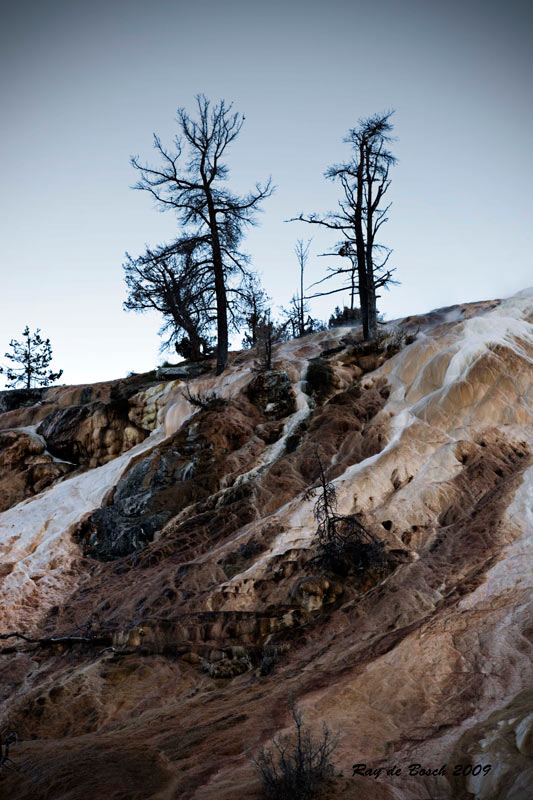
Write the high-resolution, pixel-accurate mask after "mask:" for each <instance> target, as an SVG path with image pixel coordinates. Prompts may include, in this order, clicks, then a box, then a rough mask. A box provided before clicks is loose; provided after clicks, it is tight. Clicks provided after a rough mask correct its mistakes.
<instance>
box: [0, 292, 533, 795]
mask: <svg viewBox="0 0 533 800" xmlns="http://www.w3.org/2000/svg"><path fill="white" fill-rule="evenodd" d="M398 331H399V332H398ZM253 363H254V354H253V353H242V354H239V355H232V357H231V359H230V366H229V368H228V369H227V371H226V372H225V373H224V374H223V375H221V376H219V377H215V376H214V375H207V374H204V375H201V376H199V377H197V378H195V379H194V380H191V382H190V391H191V392H192V395H189V396H193V395H194V396H197V397H204V398H206V397H208V396H212V394H211V393H213V392H214V393H216V396H217V398H219V402H218V404H217V405H216V407H214V405H212V406H211V407H209V403H207V404H204V407H202V408H200V407H199V406H197V405H194V404H191V403H190V402H189V401H188V400H187V394H185V395H184V393H183V383H181V382H180V380H179V379H178V380H174V381H168V382H166V383H155V382H153V383H149V385H144V386H142V385H141V384H140V383H139V382H137V383H136V385H135V389H136V391H135V392H132V393H130V391H131V389H132V387H131V386H130V387H129V388H128V387H126V388H125V389H124V391H125V393H126V394H125V395H123V396H122V398H117V396H116V395H115V396H112V395H111V390H110V388H109V387H107V388H106V389H105V390H104V389H103V388H100V389H95V390H94V391H95V393H94V394H89V393H88V394H87V396H85V397H84V402H83V403H80V402H78V401H79V400H80V394H79V392H78V390H76V392H78V393H77V394H76V392H74V390H73V389H70V390H67V388H64V389H63V390H62V392H63V394H59V395H57V396H56V397H55V399H54V402H56V403H57V402H59V399H60V397H61V396H62V397H63V401H62V402H66V396H67V395H66V394H65V393H67V392H68V391H70V392H71V393H72V394H71V395H70V396H71V397H73V396H74V395H76V398H77V402H76V403H71V404H70V405H64V406H62V407H61V408H62V410H67V409H71V411H70V412H69V414H68V415H65V416H64V418H63V419H64V425H65V426H67V423H68V420H69V415H71V416H72V420H73V421H72V436H71V437H70V439H71V446H72V447H73V443H74V442H79V443H80V445H79V446H80V448H81V446H82V444H83V446H84V447H86V449H87V446H86V445H85V444H84V442H86V439H84V438H83V437H79V438H76V437H77V436H78V433H77V431H79V430H81V429H83V426H84V425H89V422H88V420H90V419H91V418H92V417H95V418H97V419H98V418H99V417H98V415H99V414H100V413H101V410H102V409H101V405H103V406H104V407H107V408H111V406H112V405H113V403H116V402H117V400H121V401H122V402H123V405H122V410H121V412H120V414H119V416H120V423H118V422H115V421H114V419H112V418H111V417H106V419H107V420H108V423H109V424H112V425H115V424H117V425H118V424H120V425H129V424H134V425H135V427H136V428H137V429H142V430H144V431H145V433H148V432H149V431H153V432H152V433H151V434H150V435H149V436H147V438H145V439H144V440H143V441H140V442H139V444H136V445H135V446H134V447H133V448H132V449H130V450H128V451H126V452H123V453H121V454H118V451H117V454H116V457H115V458H113V459H112V460H108V461H106V463H103V464H102V466H95V467H94V468H93V469H92V470H91V471H85V472H84V473H82V474H80V473H79V471H78V472H77V474H75V475H72V476H71V477H67V478H66V479H63V480H61V481H60V482H58V483H56V484H55V485H53V486H51V488H50V489H48V490H46V491H45V492H43V493H42V494H41V495H40V496H39V497H37V498H34V499H33V500H32V501H31V502H30V503H22V504H20V505H19V506H17V507H16V508H12V509H10V510H9V511H6V512H4V513H3V514H2V515H1V516H0V545H1V548H2V549H1V551H0V552H1V553H2V558H3V563H2V567H1V571H0V595H1V597H2V602H3V619H2V625H3V627H2V630H3V631H4V632H6V633H9V632H13V631H19V632H20V631H24V632H26V633H31V634H32V636H31V637H30V638H32V639H39V641H38V642H36V641H27V640H24V639H14V638H10V639H8V640H6V641H2V642H1V643H0V644H2V645H3V649H2V650H1V651H0V691H1V693H2V694H1V697H2V698H3V700H2V705H1V707H0V730H5V729H13V730H16V731H17V732H18V734H19V742H18V744H17V745H16V746H14V747H13V748H12V752H11V754H10V755H11V756H12V757H13V759H14V760H15V761H16V762H18V763H20V764H24V770H23V771H21V772H20V773H17V772H9V771H5V770H3V771H2V770H0V779H1V780H0V786H1V788H2V790H3V791H4V792H5V794H6V797H7V796H8V797H10V798H13V799H14V800H30V798H31V800H33V798H34V797H38V796H40V795H39V793H41V794H42V795H43V796H44V795H45V794H46V793H47V794H48V796H51V797H52V796H53V797H54V800H91V799H92V798H95V799H96V798H100V797H110V798H116V800H118V798H119V797H138V798H139V800H141V798H142V800H145V799H146V800H172V799H173V798H176V797H180V798H183V800H210V798H217V800H230V798H234V797H235V795H236V794H239V795H241V796H242V797H249V798H257V800H259V798H260V797H261V796H262V794H261V789H260V782H259V779H258V775H257V772H256V770H255V769H254V767H253V764H252V763H251V761H250V759H249V753H250V752H255V753H257V752H258V750H259V748H260V747H261V746H263V745H265V744H268V742H269V741H270V740H271V739H272V737H273V736H274V735H276V736H278V737H279V736H283V735H284V734H286V733H288V732H289V731H290V719H291V717H290V711H289V705H288V697H289V695H292V696H293V697H294V698H295V700H296V704H297V706H298V708H300V709H301V711H302V712H303V715H304V719H305V721H306V723H308V724H309V725H310V727H311V729H312V730H313V732H314V734H315V735H316V736H320V735H321V731H322V723H323V722H326V723H327V725H328V727H329V728H330V730H332V731H336V732H338V744H337V747H336V749H335V752H334V754H333V757H334V761H335V763H336V767H337V771H336V774H335V776H334V778H333V779H332V781H331V783H330V784H329V786H328V787H327V788H326V789H325V791H324V793H323V797H324V798H331V800H333V798H336V799H338V800H348V798H353V797H355V796H357V797H358V798H359V800H375V798H382V799H383V800H411V798H420V799H421V798H424V797H434V798H437V797H438V798H442V799H443V800H467V798H470V799H471V800H503V798H506V800H529V793H530V789H529V786H530V784H531V780H530V779H531V771H532V763H533V751H532V750H531V741H532V736H533V706H532V691H533V683H532V681H531V672H530V664H531V657H532V655H533V644H532V641H531V596H532V591H531V590H532V585H531V583H532V581H531V560H532V558H533V537H532V530H533V466H532V463H533V456H532V453H533V292H525V293H522V294H520V295H518V296H516V297H514V298H511V299H510V300H508V301H504V302H502V303H499V302H490V303H489V302H486V303H477V304H470V305H465V306H456V307H452V308H450V309H439V310H438V311H437V312H434V313H430V314H426V315H423V316H420V317H413V318H410V319H408V320H404V321H402V322H401V323H399V325H398V326H397V330H396V331H390V330H388V329H387V328H384V330H383V331H382V336H381V338H380V342H379V346H378V348H375V349H374V350H373V349H372V348H371V347H369V346H368V344H367V343H362V342H361V341H360V338H359V337H358V335H357V331H353V330H352V331H349V330H347V329H338V330H335V331H327V332H321V333H319V334H315V335H313V336H310V337H304V338H302V339H300V340H296V341H292V342H286V343H283V344H281V345H278V346H276V348H275V353H274V364H275V370H274V371H273V372H271V373H257V372H254V370H253V369H252V366H253ZM121 391H122V390H121ZM96 392H98V393H99V394H98V396H96ZM126 395H127V396H126ZM48 402H50V397H49V395H48V393H47V394H46V395H45V397H44V398H43V400H42V405H41V406H39V407H36V408H35V409H34V411H33V412H31V409H28V407H26V408H25V409H23V408H20V409H14V410H13V411H9V412H6V415H2V416H7V415H9V414H15V413H21V414H22V413H24V414H27V413H30V412H31V413H35V414H36V415H38V414H41V413H42V406H44V405H46V403H48ZM100 404H101V405H100ZM76 408H77V409H78V410H76ZM81 408H87V409H89V410H88V411H87V412H83V411H80V410H79V409H81ZM58 410H61V409H59V408H50V407H49V408H48V413H46V414H44V416H43V417H40V418H39V421H42V420H43V419H44V417H46V416H49V415H50V414H53V413H56V412H57V411H58ZM106 413H107V412H106ZM77 414H79V415H80V417H79V419H78V421H77V422H76V421H75V418H76V415H77ZM84 414H86V416H84ZM1 418H2V417H1V416H0V421H1ZM57 420H59V417H58V418H57ZM57 420H56V421H57ZM126 420H127V421H126ZM49 423H50V425H51V429H50V432H49V436H50V438H52V437H51V432H53V424H55V423H54V419H53V417H51V418H50V420H49ZM33 424H35V422H34V423H33ZM68 424H70V423H68ZM97 427H98V426H97ZM100 427H102V426H100ZM65 430H67V428H65ZM68 438H69V437H64V446H65V447H66V446H67V439H68ZM15 441H16V440H13V442H12V443H11V445H9V446H13V447H15ZM87 452H88V450H87ZM91 457H95V456H91ZM98 458H99V459H100V460H103V459H105V458H106V456H105V455H102V454H100V455H99V456H98ZM12 463H13V464H14V463H15V461H13V462H12ZM321 466H322V469H323V470H324V474H325V479H326V481H327V482H328V483H329V484H331V485H332V486H333V487H334V495H335V499H336V513H337V514H339V515H342V516H343V517H348V518H349V519H352V520H356V521H357V523H358V524H359V525H363V526H364V528H365V529H366V530H367V531H368V532H370V533H371V535H372V540H373V541H375V542H378V543H379V544H380V547H382V548H383V550H384V553H385V555H386V557H385V558H384V560H383V562H380V564H378V565H376V564H373V565H371V566H370V567H368V568H365V569H360V570H357V571H355V570H353V571H350V570H337V571H334V570H333V569H331V570H329V571H328V570H327V569H324V568H323V566H321V562H320V561H319V560H317V559H316V558H315V555H316V553H317V535H316V534H317V519H316V511H317V505H316V504H317V499H319V498H320V491H321V475H320V469H321ZM87 556H89V557H87ZM58 637H67V638H66V639H65V638H63V639H62V641H60V642H58V641H55V640H56V639H57V638H58ZM58 753H60V756H58ZM65 764H66V765H67V766H65ZM95 764H96V765H97V766H96V767H95ZM354 764H358V765H362V764H364V765H365V767H364V769H363V770H361V769H359V770H356V771H355V772H354V770H353V765H354ZM410 765H419V766H418V767H417V768H411V766H410ZM393 767H394V769H392V768H393ZM398 770H400V771H398ZM352 772H354V774H353V775H352ZM341 773H342V774H341ZM72 775H74V776H75V779H74V780H73V779H72Z"/></svg>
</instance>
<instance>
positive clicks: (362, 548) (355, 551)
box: [306, 450, 387, 576]
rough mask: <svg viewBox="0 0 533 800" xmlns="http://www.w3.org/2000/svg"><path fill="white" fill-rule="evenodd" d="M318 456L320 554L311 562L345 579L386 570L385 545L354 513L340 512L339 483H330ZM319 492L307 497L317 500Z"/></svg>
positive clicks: (317, 518)
mask: <svg viewBox="0 0 533 800" xmlns="http://www.w3.org/2000/svg"><path fill="white" fill-rule="evenodd" d="M315 457H316V460H317V463H318V467H319V480H320V486H319V487H318V491H319V492H320V493H319V496H318V499H317V501H316V503H315V507H314V509H313V514H314V517H315V519H316V521H317V523H318V525H317V536H318V553H317V555H316V556H315V558H313V559H311V562H310V563H312V564H314V565H317V566H319V567H320V568H321V569H324V570H326V571H330V572H334V573H335V574H337V575H342V576H346V575H347V574H348V573H349V572H352V571H354V572H366V570H368V569H371V568H374V569H383V568H384V567H385V566H386V564H387V559H386V555H385V548H384V547H383V544H382V543H381V542H380V541H379V539H377V538H376V537H375V536H374V534H373V533H371V532H370V531H368V530H367V529H366V528H365V527H364V526H363V525H361V523H360V522H359V521H358V520H357V518H356V516H355V515H354V514H350V515H343V514H338V513H337V492H336V489H335V484H333V483H330V482H329V481H327V480H326V475H325V471H324V466H323V464H322V461H321V459H320V455H319V453H318V450H317V451H316V452H315ZM316 491H317V489H315V488H311V489H308V491H307V492H306V497H307V498H308V499H309V498H311V497H313V496H314V493H315V492H316Z"/></svg>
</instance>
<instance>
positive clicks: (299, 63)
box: [0, 0, 533, 385]
mask: <svg viewBox="0 0 533 800" xmlns="http://www.w3.org/2000/svg"><path fill="white" fill-rule="evenodd" d="M532 22H533V6H532V5H531V3H527V2H518V1H517V0H508V2H506V3H502V2H500V1H498V2H494V0H462V1H461V2H459V0H447V1H446V2H444V0H328V2H324V1H322V2H318V1H317V0H306V2H304V0H283V1H281V0H271V2H269V3H265V2H256V1H255V0H225V2H224V3H221V2H219V1H218V0H206V2H204V3H202V4H198V3H192V2H187V3H186V2H182V0H150V2H148V1H147V0H145V1H144V2H141V0H105V2H104V1H103V0H90V1H89V0H83V2H80V0H71V1H70V2H62V1H61V0H47V2H46V3H43V2H35V1H34V0H19V2H17V3H12V4H10V5H9V6H7V7H6V8H5V10H4V12H3V19H2V28H1V31H0V62H1V63H0V66H1V70H2V76H3V80H2V84H1V92H2V97H1V102H2V111H3V115H2V116H3V119H2V125H1V129H0V137H1V148H0V155H1V159H2V184H1V185H2V188H1V208H0V226H1V235H0V271H1V278H2V279H1V284H0V286H1V299H2V302H1V315H0V364H4V365H6V364H7V363H8V362H7V361H6V360H5V359H3V358H2V355H3V353H4V351H6V350H9V347H8V345H9V341H10V340H11V338H19V339H20V338H21V336H20V335H21V333H22V330H23V328H24V326H25V325H29V326H30V328H31V329H32V330H34V329H35V328H40V329H41V332H42V335H43V336H45V337H49V338H50V340H51V343H52V347H53V352H54V360H53V362H52V366H53V368H54V369H59V368H62V369H63V370H64V375H63V377H62V379H61V382H65V383H88V382H94V381H99V380H109V379H112V378H118V377H122V376H124V375H126V374H127V373H128V372H130V371H136V372H142V371H145V370H149V369H151V368H153V367H154V366H155V365H157V364H158V363H161V361H162V360H163V359H164V358H165V357H166V358H169V357H170V358H171V359H172V354H168V353H167V354H160V353H159V345H160V339H159V338H158V336H157V331H158V329H159V327H160V324H161V320H160V319H159V318H158V317H157V315H155V314H144V315H143V314H136V313H134V312H125V311H123V309H122V304H123V302H124V300H125V298H126V290H125V285H124V280H123V269H122V264H123V262H124V260H125V256H124V254H125V252H126V251H127V252H129V253H131V254H132V255H133V256H135V255H138V254H140V253H141V252H142V251H143V249H144V247H145V245H146V244H149V245H152V246H154V245H157V244H158V243H160V242H163V241H169V240H171V239H172V238H173V237H174V236H176V235H177V234H178V232H179V228H178V222H177V220H176V217H175V216H173V214H172V213H171V212H167V213H161V212H160V211H158V210H157V209H156V208H155V206H154V203H153V202H152V201H151V199H150V197H149V196H148V194H147V193H145V192H138V191H133V190H132V188H131V187H132V185H133V184H134V183H135V182H136V180H137V178H138V176H137V174H136V172H135V170H133V169H132V167H131V165H130V163H129V159H130V156H132V155H138V156H139V157H140V159H141V160H142V161H145V162H148V163H152V164H156V163H157V158H156V155H155V153H154V151H153V148H152V134H153V132H155V133H157V134H158V135H159V136H160V137H161V139H162V141H163V143H170V142H171V141H172V138H173V136H174V135H175V134H176V132H177V126H176V111H177V109H178V108H179V107H185V108H186V109H187V110H189V111H190V113H191V114H192V113H194V103H195V101H194V98H195V95H196V94H198V93H204V94H205V95H206V96H207V97H209V98H211V99H212V100H213V101H214V102H216V101H218V100H220V99H221V98H224V99H225V100H226V101H233V103H234V108H235V110H236V111H239V112H241V113H243V114H244V115H245V117H246V120H245V122H244V126H243V128H242V131H241V133H240V135H239V137H238V139H237V140H236V141H235V142H234V143H233V144H232V146H231V150H230V151H229V152H228V158H227V159H226V162H227V164H228V166H229V168H230V177H229V184H228V185H229V187H230V188H231V189H233V190H235V191H236V192H241V191H242V192H244V191H246V190H248V189H250V188H253V186H254V185H255V184H256V183H257V182H258V181H264V180H265V179H267V178H268V177H269V176H272V180H273V183H274V184H275V186H276V191H275V193H274V194H273V196H272V197H271V198H269V199H267V200H265V202H264V204H263V212H262V213H261V214H260V215H259V216H258V223H259V224H258V225H257V227H255V228H253V229H251V230H250V231H249V232H248V234H247V237H246V240H245V243H244V249H245V250H246V251H247V252H248V253H249V254H250V256H251V259H252V265H253V266H254V268H255V269H256V270H257V271H258V272H259V274H260V275H261V278H262V281H263V284H264V286H265V288H266V290H267V291H268V293H269V295H270V296H271V297H272V298H273V306H274V309H277V308H279V306H281V305H287V304H288V302H289V301H290V298H291V296H292V294H293V293H295V292H296V291H297V288H298V264H297V261H296V257H295V255H294V246H295V243H296V240H297V239H299V238H302V239H304V240H307V239H308V238H310V237H313V240H312V242H311V247H310V258H309V261H308V265H307V271H306V283H307V284H310V283H312V282H313V281H315V280H318V279H319V278H321V277H323V275H324V271H325V268H326V267H327V266H328V265H332V266H333V265H335V262H333V261H332V262H329V260H328V259H325V258H319V257H318V254H319V253H323V252H325V251H326V250H327V249H328V248H329V247H330V246H331V245H332V244H333V243H334V242H335V240H336V237H335V236H334V235H332V236H329V235H328V234H327V233H326V232H321V231H320V230H319V229H318V228H317V226H310V225H305V224H304V223H300V222H291V223H288V222H285V220H287V219H289V218H291V217H294V216H297V215H298V214H299V213H300V212H303V213H305V214H308V213H310V212H327V211H329V210H332V209H334V208H335V205H336V203H337V199H338V197H339V193H338V187H337V186H336V185H335V184H334V183H331V182H329V181H327V180H326V179H325V178H324V171H325V170H326V169H327V167H328V166H329V165H330V164H333V163H335V162H339V161H342V160H346V159H348V158H349V155H350V150H349V146H348V145H347V144H346V143H344V141H343V139H344V137H345V136H346V134H347V132H348V130H349V129H350V128H352V127H354V126H355V125H356V124H357V121H358V119H360V118H365V117H368V116H370V115H372V114H374V113H380V112H385V111H388V110H390V109H394V110H395V113H394V116H393V118H392V119H393V122H394V134H395V136H396V137H397V139H396V141H395V142H394V143H393V145H392V150H393V153H394V155H395V156H396V157H397V158H398V164H397V165H396V166H395V167H394V170H393V171H392V173H391V177H392V184H391V187H390V189H389V193H388V194H389V199H390V200H391V201H392V202H393V205H392V207H391V209H390V212H389V221H388V222H387V224H386V225H385V226H384V227H383V228H382V239H381V241H382V242H383V243H384V244H386V245H387V246H389V247H391V248H392V249H393V254H392V256H391V260H390V264H391V266H394V267H396V273H395V277H396V278H397V280H398V281H400V285H398V286H393V287H392V288H391V289H390V291H389V292H384V293H383V296H382V297H381V299H380V301H379V306H380V310H381V311H382V312H383V313H384V314H385V317H386V319H394V318H397V317H401V316H405V315H408V314H412V313H417V312H420V313H422V312H425V311H428V310H429V309H432V308H436V307H441V306H446V305H451V304H454V303H458V302H467V301H473V300H478V299H488V298H495V297H505V296H508V295H510V294H513V293H514V292H517V291H519V290H521V289H523V288H526V287H528V286H531V285H533V267H532V259H531V250H532V248H531V222H530V221H531V217H532V213H531V212H532V201H531V186H532V185H533V180H532V178H533V175H532V159H531V148H530V137H531V130H532V129H533V109H532V96H531V88H530V80H531V70H532V63H531V61H532V55H531V54H532V52H533V48H532V47H531V45H532V42H531V38H532ZM343 300H345V301H347V300H348V297H347V295H346V297H343V296H342V295H337V296H334V297H333V298H329V299H325V298H324V299H322V300H317V301H313V305H312V312H313V314H314V315H315V316H317V317H322V318H324V319H327V317H328V316H329V314H330V313H331V312H332V310H333V306H334V305H336V304H339V305H342V302H343ZM237 341H238V340H237ZM174 360H176V359H175V354H174ZM0 381H1V377H0ZM0 385H1V383H0Z"/></svg>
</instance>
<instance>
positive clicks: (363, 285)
mask: <svg viewBox="0 0 533 800" xmlns="http://www.w3.org/2000/svg"><path fill="white" fill-rule="evenodd" d="M364 161H365V151H364V147H363V145H361V146H360V147H359V164H358V165H357V194H356V202H355V249H356V251H357V277H358V279H359V300H360V303H361V320H362V323H363V338H365V339H369V338H370V331H369V324H368V323H369V319H368V311H369V309H368V299H369V298H368V283H367V275H366V250H365V236H364V233H363V174H364V167H365V164H364Z"/></svg>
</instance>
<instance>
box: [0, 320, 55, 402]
mask: <svg viewBox="0 0 533 800" xmlns="http://www.w3.org/2000/svg"><path fill="white" fill-rule="evenodd" d="M40 333H41V329H40V328H37V330H36V331H35V333H33V334H30V329H29V328H28V326H27V325H26V327H25V328H24V330H23V331H22V335H23V337H24V339H23V341H22V342H17V340H16V339H11V341H10V343H9V346H10V347H11V348H12V350H13V352H12V353H5V357H6V358H7V359H9V361H11V362H13V364H18V365H19V366H11V367H6V368H3V367H0V373H5V376H6V378H7V380H8V381H9V383H8V384H7V388H8V389H13V388H14V387H15V386H18V385H20V384H22V385H23V386H24V388H25V389H31V388H32V386H48V385H49V384H50V383H53V381H57V380H58V379H59V378H60V377H61V375H62V374H63V370H62V369H60V370H59V372H52V371H51V370H49V369H48V367H49V364H50V362H51V360H52V345H51V344H50V339H43V338H42V337H41V335H40Z"/></svg>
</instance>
